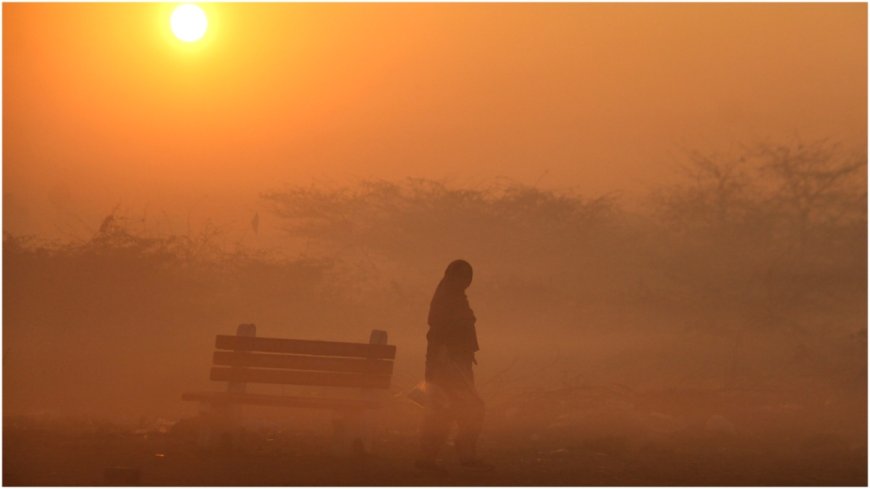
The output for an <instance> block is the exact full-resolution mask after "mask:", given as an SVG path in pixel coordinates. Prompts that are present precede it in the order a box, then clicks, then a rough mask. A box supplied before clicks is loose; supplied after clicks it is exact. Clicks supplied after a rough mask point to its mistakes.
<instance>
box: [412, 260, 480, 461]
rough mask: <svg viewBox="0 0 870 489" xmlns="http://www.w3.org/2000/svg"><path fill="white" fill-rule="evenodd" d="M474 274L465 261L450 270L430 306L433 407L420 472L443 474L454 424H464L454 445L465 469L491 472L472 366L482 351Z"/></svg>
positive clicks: (427, 417)
mask: <svg viewBox="0 0 870 489" xmlns="http://www.w3.org/2000/svg"><path fill="white" fill-rule="evenodd" d="M471 279H472V269H471V265H470V264H469V263H468V262H467V261H465V260H456V261H454V262H452V263H450V265H448V267H447V270H446V271H445V272H444V278H442V279H441V282H440V283H439V284H438V288H437V289H435V295H434V296H433V297H432V303H431V305H430V306H429V333H428V334H427V335H426V339H427V340H428V348H427V349H426V384H427V393H428V397H429V402H427V406H426V413H425V416H424V419H423V425H422V429H421V437H420V438H421V439H420V457H419V459H418V460H417V464H416V465H417V467H418V468H422V469H433V470H438V471H443V470H444V469H442V468H441V467H440V466H439V465H438V464H437V463H436V459H437V457H438V454H439V452H440V451H441V449H442V448H443V447H444V445H445V443H446V441H447V435H448V433H449V431H450V428H451V426H452V424H453V423H456V424H458V428H459V430H458V434H457V436H456V440H455V442H454V445H455V447H456V451H457V454H458V455H459V460H460V463H461V464H462V465H464V466H467V467H481V468H484V467H489V465H488V464H486V463H485V462H483V461H481V460H480V459H479V458H477V453H476V452H477V438H478V436H479V435H480V430H481V427H482V425H483V411H484V407H483V401H482V400H481V399H480V397H479V396H478V395H477V389H475V387H474V372H473V371H472V364H476V363H477V362H476V361H475V358H474V353H475V352H476V351H477V350H478V349H479V348H478V344H477V332H476V330H475V327H474V326H475V322H476V318H475V317H474V311H472V310H471V307H470V306H469V304H468V298H467V297H466V296H465V289H467V288H468V286H469V285H471Z"/></svg>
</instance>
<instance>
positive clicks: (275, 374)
mask: <svg viewBox="0 0 870 489" xmlns="http://www.w3.org/2000/svg"><path fill="white" fill-rule="evenodd" d="M390 377H391V376H390V375H372V374H352V373H341V372H308V371H299V370H275V369H260V368H237V367H212V369H211V380H216V381H224V382H254V383H262V384H295V385H318V386H326V387H360V388H367V389H388V388H389V387H390Z"/></svg>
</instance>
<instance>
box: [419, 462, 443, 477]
mask: <svg viewBox="0 0 870 489" xmlns="http://www.w3.org/2000/svg"><path fill="white" fill-rule="evenodd" d="M414 467H416V468H418V469H420V470H425V471H427V472H432V473H435V474H438V475H445V474H447V469H445V468H444V467H442V466H441V465H440V464H438V462H435V461H434V460H417V461H416V462H414Z"/></svg>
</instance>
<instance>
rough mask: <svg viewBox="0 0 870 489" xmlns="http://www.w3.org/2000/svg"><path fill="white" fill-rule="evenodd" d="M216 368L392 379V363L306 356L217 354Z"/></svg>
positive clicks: (223, 352)
mask: <svg viewBox="0 0 870 489" xmlns="http://www.w3.org/2000/svg"><path fill="white" fill-rule="evenodd" d="M213 361H214V364H215V365H225V366H232V367H255V368H286V369H294V370H324V371H330V372H346V373H360V374H375V375H389V374H391V373H392V372H393V362H392V361H390V360H378V359H363V358H337V357H316V356H305V355H275V354H272V353H250V352H234V351H216V352H214V357H213Z"/></svg>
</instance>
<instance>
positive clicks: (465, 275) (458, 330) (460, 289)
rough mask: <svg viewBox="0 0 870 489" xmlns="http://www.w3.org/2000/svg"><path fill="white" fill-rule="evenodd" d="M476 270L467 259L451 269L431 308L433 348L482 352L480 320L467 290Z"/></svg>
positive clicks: (448, 269)
mask: <svg viewBox="0 0 870 489" xmlns="http://www.w3.org/2000/svg"><path fill="white" fill-rule="evenodd" d="M472 275H473V271H472V268H471V265H470V264H469V263H468V262H467V261H465V260H455V261H453V262H451V263H450V265H448V266H447V270H445V271H444V277H443V278H442V279H441V282H439V283H438V288H436V289H435V295H434V296H433V297H432V302H431V304H430V306H429V333H428V334H427V336H426V338H427V339H428V340H429V344H430V346H433V345H434V346H446V347H447V348H448V350H449V351H450V352H451V353H453V354H458V355H473V354H474V352H476V351H478V350H479V349H480V348H479V345H478V343H477V331H476V330H475V327H474V324H475V322H476V321H477V318H475V316H474V311H472V310H471V306H470V305H469V304H468V297H466V295H465V289H466V288H468V286H469V285H470V284H471V279H472Z"/></svg>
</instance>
